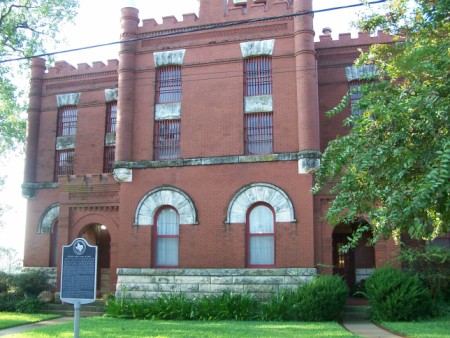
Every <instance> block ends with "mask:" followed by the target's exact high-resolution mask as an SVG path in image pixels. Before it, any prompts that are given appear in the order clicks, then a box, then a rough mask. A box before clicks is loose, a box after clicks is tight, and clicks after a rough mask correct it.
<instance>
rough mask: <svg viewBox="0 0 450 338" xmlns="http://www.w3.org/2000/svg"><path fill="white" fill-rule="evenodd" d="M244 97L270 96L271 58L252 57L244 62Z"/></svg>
mask: <svg viewBox="0 0 450 338" xmlns="http://www.w3.org/2000/svg"><path fill="white" fill-rule="evenodd" d="M244 88H245V96H256V95H271V94H272V58H271V57H269V56H259V57H252V58H248V59H245V60H244Z"/></svg>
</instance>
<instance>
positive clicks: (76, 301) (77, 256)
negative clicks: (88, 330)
mask: <svg viewBox="0 0 450 338" xmlns="http://www.w3.org/2000/svg"><path fill="white" fill-rule="evenodd" d="M62 251H63V252H62V263H61V300H62V301H63V302H66V303H70V304H73V309H74V322H73V336H74V337H75V338H78V337H79V335H80V307H81V304H88V303H92V302H94V301H95V296H96V286H97V247H96V246H92V245H89V244H88V242H86V240H85V239H83V238H76V239H75V240H74V241H73V242H72V244H71V245H69V246H63V250H62Z"/></svg>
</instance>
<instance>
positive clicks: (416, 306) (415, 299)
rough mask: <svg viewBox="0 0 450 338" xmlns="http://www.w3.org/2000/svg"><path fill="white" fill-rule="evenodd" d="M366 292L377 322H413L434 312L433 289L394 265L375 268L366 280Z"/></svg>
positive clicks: (373, 317)
mask: <svg viewBox="0 0 450 338" xmlns="http://www.w3.org/2000/svg"><path fill="white" fill-rule="evenodd" d="M366 293H367V298H368V299H369V304H370V306H371V316H372V319H373V320H375V321H411V320H418V319H422V318H427V317H430V316H431V315H432V310H433V301H432V298H431V294H430V291H429V290H428V289H427V288H426V287H425V285H424V284H423V282H422V281H421V280H420V279H419V277H418V276H417V275H412V274H409V273H406V272H403V271H400V270H398V269H396V268H394V267H392V266H389V265H388V266H385V267H382V268H379V269H376V270H375V271H374V273H373V274H372V275H371V276H370V277H369V278H368V279H367V281H366Z"/></svg>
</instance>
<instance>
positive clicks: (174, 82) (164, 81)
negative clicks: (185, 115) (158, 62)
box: [156, 66, 181, 103]
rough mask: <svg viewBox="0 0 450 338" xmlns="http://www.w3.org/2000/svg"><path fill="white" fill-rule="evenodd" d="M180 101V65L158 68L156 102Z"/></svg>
mask: <svg viewBox="0 0 450 338" xmlns="http://www.w3.org/2000/svg"><path fill="white" fill-rule="evenodd" d="M172 102H181V66H167V67H161V68H158V70H157V72H156V103H172Z"/></svg>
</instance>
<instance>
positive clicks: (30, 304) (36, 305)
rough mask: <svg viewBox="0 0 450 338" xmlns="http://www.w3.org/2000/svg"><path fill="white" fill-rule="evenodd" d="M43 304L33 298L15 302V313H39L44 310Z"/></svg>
mask: <svg viewBox="0 0 450 338" xmlns="http://www.w3.org/2000/svg"><path fill="white" fill-rule="evenodd" d="M44 306H45V303H44V302H43V301H41V300H40V299H37V298H34V297H27V298H24V299H22V300H20V301H18V302H17V304H16V312H20V313H39V312H41V311H42V309H43V308H44Z"/></svg>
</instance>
